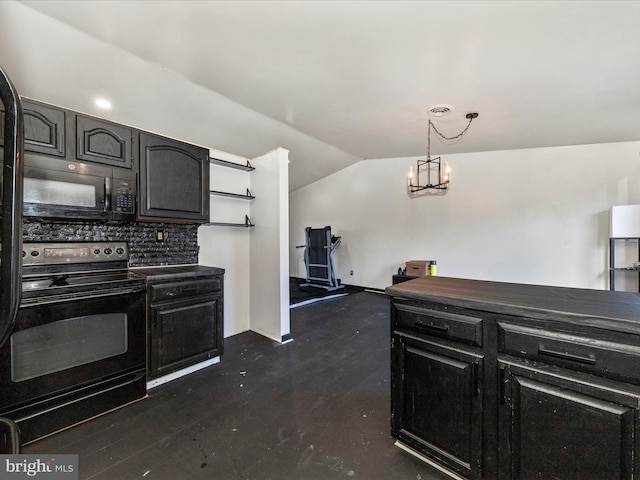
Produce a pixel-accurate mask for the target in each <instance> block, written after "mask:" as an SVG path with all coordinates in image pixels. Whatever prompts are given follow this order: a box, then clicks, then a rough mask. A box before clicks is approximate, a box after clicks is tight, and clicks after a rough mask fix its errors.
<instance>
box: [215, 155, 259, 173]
mask: <svg viewBox="0 0 640 480" xmlns="http://www.w3.org/2000/svg"><path fill="white" fill-rule="evenodd" d="M209 162H211V163H214V164H216V165H221V166H223V167H229V168H236V169H238V170H244V171H246V172H250V171H252V170H255V168H254V167H252V166H251V163H250V162H249V160H247V164H246V165H242V164H241V163H233V162H228V161H227V160H220V159H219V158H213V157H209Z"/></svg>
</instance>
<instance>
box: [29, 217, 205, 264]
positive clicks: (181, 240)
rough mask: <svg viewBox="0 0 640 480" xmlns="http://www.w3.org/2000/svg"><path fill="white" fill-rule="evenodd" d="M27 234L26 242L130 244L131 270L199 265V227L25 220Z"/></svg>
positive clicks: (190, 225) (192, 225)
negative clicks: (148, 267) (132, 268)
mask: <svg viewBox="0 0 640 480" xmlns="http://www.w3.org/2000/svg"><path fill="white" fill-rule="evenodd" d="M23 230H24V231H23V239H24V241H25V242H83V241H96V242H98V241H101V242H115V241H118V242H127V243H128V244H129V250H130V258H129V266H130V267H143V266H157V265H184V264H194V263H198V225H194V224H174V223H142V222H134V223H127V224H113V225H110V224H100V223H92V222H48V221H43V220H35V219H25V221H24V224H23ZM159 237H161V239H159Z"/></svg>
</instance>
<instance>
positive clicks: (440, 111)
mask: <svg viewBox="0 0 640 480" xmlns="http://www.w3.org/2000/svg"><path fill="white" fill-rule="evenodd" d="M452 110H453V107H452V106H451V105H445V104H444V103H441V104H440V105H433V106H432V107H429V110H427V113H428V114H429V115H431V116H432V117H444V116H445V115H448V114H449V113H451V111H452Z"/></svg>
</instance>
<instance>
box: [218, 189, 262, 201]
mask: <svg viewBox="0 0 640 480" xmlns="http://www.w3.org/2000/svg"><path fill="white" fill-rule="evenodd" d="M209 193H210V194H211V195H217V196H219V197H231V198H241V199H244V200H253V199H254V198H256V197H254V196H253V195H252V194H251V192H250V191H249V189H248V188H247V193H246V195H243V194H241V193H231V192H221V191H219V190H209Z"/></svg>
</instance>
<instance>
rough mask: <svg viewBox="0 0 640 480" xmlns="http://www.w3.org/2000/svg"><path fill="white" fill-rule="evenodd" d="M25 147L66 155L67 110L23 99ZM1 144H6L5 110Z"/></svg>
mask: <svg viewBox="0 0 640 480" xmlns="http://www.w3.org/2000/svg"><path fill="white" fill-rule="evenodd" d="M22 110H23V114H24V149H25V151H27V152H34V153H44V154H47V155H53V156H55V157H64V156H65V155H66V146H65V140H66V135H65V119H66V114H67V112H65V110H63V109H60V108H56V107H53V106H50V105H44V104H41V103H38V102H34V101H31V100H22ZM0 124H1V127H2V128H1V129H0V145H2V146H4V110H3V111H2V114H1V116H0Z"/></svg>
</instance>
